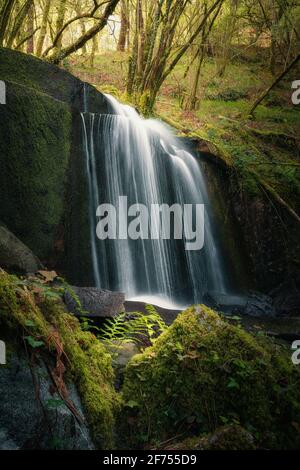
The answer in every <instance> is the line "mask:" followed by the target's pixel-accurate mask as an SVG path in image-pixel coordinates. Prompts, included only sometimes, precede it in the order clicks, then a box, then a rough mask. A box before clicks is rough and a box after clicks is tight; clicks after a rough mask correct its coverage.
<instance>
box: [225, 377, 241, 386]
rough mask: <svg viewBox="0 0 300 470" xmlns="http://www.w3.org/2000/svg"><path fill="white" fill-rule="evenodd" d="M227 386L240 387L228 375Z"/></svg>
mask: <svg viewBox="0 0 300 470" xmlns="http://www.w3.org/2000/svg"><path fill="white" fill-rule="evenodd" d="M227 388H240V386H239V384H238V383H237V381H236V380H235V379H234V378H233V377H230V379H229V382H228V384H227Z"/></svg>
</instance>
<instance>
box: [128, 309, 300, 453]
mask: <svg viewBox="0 0 300 470" xmlns="http://www.w3.org/2000/svg"><path fill="white" fill-rule="evenodd" d="M299 374H300V370H298V369H297V368H296V367H295V366H293V364H292V361H291V355H290V350H286V349H285V348H283V347H279V346H278V345H277V344H274V343H273V342H272V341H271V340H269V339H268V338H265V337H262V336H261V335H251V334H249V333H247V332H246V331H244V330H243V329H242V328H241V327H240V326H239V325H237V326H235V325H232V324H231V323H230V322H228V321H226V320H225V319H224V318H223V317H221V316H219V315H218V314H217V313H216V312H214V311H213V310H210V309H208V308H207V307H206V306H204V305H197V306H194V307H191V308H189V309H187V310H186V311H185V312H182V313H180V314H179V315H178V317H177V318H176V320H175V321H174V322H173V324H172V325H171V326H170V327H169V328H168V330H167V331H166V332H165V333H163V334H162V335H161V336H160V337H159V338H158V339H157V340H156V341H155V343H154V345H153V346H152V347H150V348H147V349H145V351H144V352H143V353H142V354H138V355H136V356H134V357H133V358H132V359H131V361H130V362H129V363H128V364H127V367H126V372H125V379H124V385H123V387H122V397H123V400H124V407H123V409H122V413H121V414H120V421H119V436H120V443H119V445H120V446H122V448H134V449H136V448H139V447H141V446H143V445H144V443H143V438H144V436H145V435H146V436H147V439H148V441H147V442H148V444H149V446H151V445H155V443H157V442H166V441H167V440H168V439H172V438H174V436H175V435H176V433H177V432H178V430H180V433H182V434H184V433H185V435H186V436H187V437H188V436H195V435H198V436H199V435H202V436H203V435H205V434H209V433H211V432H212V431H214V430H216V429H217V428H219V427H220V426H222V425H224V423H226V424H231V423H238V424H240V425H241V426H242V427H243V428H245V429H247V430H248V431H250V432H252V430H255V437H256V436H258V440H257V445H258V447H260V448H272V449H273V448H274V449H288V448H298V446H299V444H300V443H299V434H297V433H296V432H295V429H294V426H293V424H292V423H293V422H294V423H298V421H299V420H300V405H299V379H300V375H299ZM283 378H284V379H283ZM274 410H276V412H274ZM177 435H178V434H177ZM219 441H220V440H219ZM216 445H217V444H216Z"/></svg>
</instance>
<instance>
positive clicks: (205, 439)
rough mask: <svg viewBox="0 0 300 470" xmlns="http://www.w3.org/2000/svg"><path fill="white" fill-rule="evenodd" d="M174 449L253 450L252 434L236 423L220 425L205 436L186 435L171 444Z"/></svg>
mask: <svg viewBox="0 0 300 470" xmlns="http://www.w3.org/2000/svg"><path fill="white" fill-rule="evenodd" d="M174 448H176V450H255V444H254V438H253V436H252V435H251V434H250V433H249V432H248V431H246V430H245V429H243V428H242V427H241V426H238V425H237V424H232V425H229V426H222V427H221V428H218V429H217V430H216V431H215V432H213V433H211V434H208V435H207V436H201V437H199V436H196V437H188V438H187V439H185V440H184V441H182V442H179V443H176V444H175V445H174V444H173V445H172V449H174Z"/></svg>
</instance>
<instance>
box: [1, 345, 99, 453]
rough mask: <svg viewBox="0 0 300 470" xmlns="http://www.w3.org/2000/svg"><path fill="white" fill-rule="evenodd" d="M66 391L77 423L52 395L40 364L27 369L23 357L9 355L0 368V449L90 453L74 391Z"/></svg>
mask: <svg viewBox="0 0 300 470" xmlns="http://www.w3.org/2000/svg"><path fill="white" fill-rule="evenodd" d="M67 387H68V391H69V399H70V400H71V401H72V403H73V404H74V405H75V408H76V410H77V412H78V414H79V415H80V416H82V417H83V418H82V420H80V421H79V420H78V418H76V417H75V416H74V414H73V413H72V412H71V411H70V409H69V408H68V407H67V405H66V404H65V402H64V401H63V400H62V399H61V398H60V396H59V395H58V393H57V391H55V389H54V386H53V382H52V380H51V378H50V376H49V374H48V371H47V368H46V367H45V365H44V364H43V363H42V361H39V363H38V364H35V365H34V367H31V368H30V367H29V363H28V360H27V358H26V356H25V355H24V354H23V353H21V354H17V353H11V354H10V356H9V358H8V364H7V365H6V366H0V396H1V400H0V449H1V450H10V449H65V450H77V449H93V448H94V445H93V443H92V441H91V438H90V435H89V430H88V427H87V425H86V423H85V420H84V413H83V409H82V406H81V403H80V399H79V396H78V393H77V391H76V388H75V386H74V385H73V384H72V383H71V384H67Z"/></svg>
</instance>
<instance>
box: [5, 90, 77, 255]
mask: <svg viewBox="0 0 300 470" xmlns="http://www.w3.org/2000/svg"><path fill="white" fill-rule="evenodd" d="M7 87H8V90H9V94H8V102H7V104H6V105H5V106H2V107H1V108H0V119H1V121H0V188H1V210H0V219H1V220H2V221H3V222H4V223H5V224H6V225H7V226H8V228H9V229H10V230H11V231H12V232H13V233H15V234H17V235H18V236H19V238H20V239H21V240H22V241H23V242H24V243H25V244H26V245H28V246H29V247H30V248H31V249H32V250H33V251H34V252H35V254H36V255H37V256H39V257H40V258H41V259H47V258H48V257H49V256H51V254H52V253H53V245H54V240H55V238H56V236H57V229H58V225H59V224H60V223H61V220H62V215H63V211H64V184H65V177H66V169H67V165H68V159H69V153H70V140H71V113H70V111H69V109H68V107H67V105H64V104H63V103H61V102H58V101H56V100H53V99H52V98H50V97H48V96H47V95H44V94H40V93H38V92H35V91H34V90H30V91H28V90H27V89H26V88H25V87H23V86H19V85H13V84H11V83H7Z"/></svg>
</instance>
